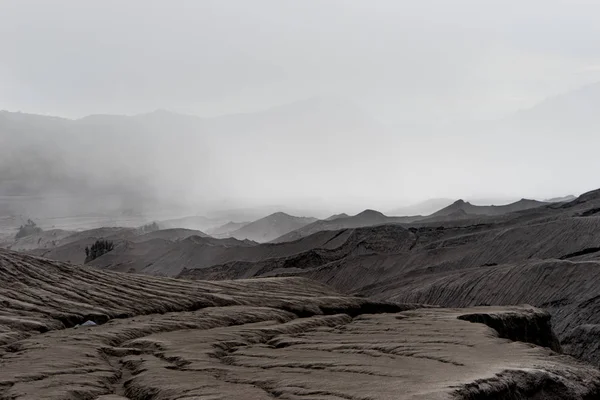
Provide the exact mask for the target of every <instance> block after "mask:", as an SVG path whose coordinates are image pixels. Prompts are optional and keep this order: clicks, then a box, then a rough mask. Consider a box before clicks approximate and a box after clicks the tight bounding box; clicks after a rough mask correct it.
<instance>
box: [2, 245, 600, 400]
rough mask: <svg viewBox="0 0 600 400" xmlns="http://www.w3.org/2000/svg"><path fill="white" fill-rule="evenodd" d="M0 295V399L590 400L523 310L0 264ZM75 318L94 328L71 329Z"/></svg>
mask: <svg viewBox="0 0 600 400" xmlns="http://www.w3.org/2000/svg"><path fill="white" fill-rule="evenodd" d="M0 285H1V286H0V289H1V290H0V304H2V305H3V308H2V309H1V311H0V332H2V334H1V335H0V338H1V340H2V343H3V344H4V346H3V347H0V399H2V400H5V399H11V400H14V399H57V400H58V399H60V400H70V399H73V400H75V399H103V400H117V399H121V400H123V399H132V400H133V399H135V400H147V399H153V400H166V399H173V400H175V399H272V398H282V399H323V400H324V399H328V400H333V399H350V400H353V399H362V400H366V399H449V398H462V399H474V398H487V397H485V396H492V397H491V398H511V399H524V398H533V397H534V396H537V397H536V398H548V396H549V395H551V396H552V398H555V399H583V398H591V397H590V396H597V395H598V394H599V393H600V371H598V370H597V369H596V368H594V367H592V366H589V365H586V364H583V363H581V362H579V361H576V360H575V359H573V358H571V357H568V356H563V355H559V354H558V353H556V352H555V351H553V350H552V349H554V350H556V351H560V348H559V346H558V344H557V342H556V338H555V337H554V336H553V335H552V333H551V331H550V326H549V316H548V314H547V313H545V312H543V311H540V310H538V309H535V308H532V307H525V306H523V307H511V308H490V307H480V308H473V309H463V310H459V309H440V308H418V307H419V306H418V305H402V304H391V303H383V302H375V301H371V300H368V299H363V298H352V297H346V296H342V295H339V294H337V293H336V292H334V291H332V290H331V289H329V288H327V287H326V286H323V285H322V284H319V283H316V282H311V281H308V280H305V279H302V278H276V279H275V278H274V279H255V280H240V281H220V282H204V281H183V280H176V279H168V278H158V277H152V276H141V275H130V274H120V273H115V272H107V271H101V270H98V269H95V268H92V267H75V266H70V265H67V264H64V263H60V262H52V261H48V260H45V259H40V258H35V257H31V256H26V255H22V254H19V253H14V252H10V251H5V250H0ZM87 319H92V320H95V321H96V322H98V323H100V325H99V326H94V327H80V328H76V329H75V328H73V326H74V325H75V324H77V323H81V322H83V321H85V320H87ZM473 322H482V323H473ZM488 325H489V326H488ZM492 327H493V328H494V329H492ZM500 336H502V337H503V338H501V337H500ZM511 339H512V340H511ZM513 340H522V341H520V342H517V341H513ZM528 342H534V343H537V344H539V345H542V346H547V347H541V346H538V345H535V344H532V343H528ZM494 396H495V397H494ZM503 396H504V397H503ZM506 396H512V397H506Z"/></svg>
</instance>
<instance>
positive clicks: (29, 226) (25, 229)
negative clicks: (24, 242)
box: [15, 219, 42, 239]
mask: <svg viewBox="0 0 600 400" xmlns="http://www.w3.org/2000/svg"><path fill="white" fill-rule="evenodd" d="M41 231H42V228H40V227H39V226H37V225H36V223H35V222H33V221H32V220H31V219H28V220H27V223H26V224H25V225H21V227H20V228H19V231H18V232H17V234H16V235H15V239H20V238H23V237H26V236H31V235H34V234H36V233H40V232H41Z"/></svg>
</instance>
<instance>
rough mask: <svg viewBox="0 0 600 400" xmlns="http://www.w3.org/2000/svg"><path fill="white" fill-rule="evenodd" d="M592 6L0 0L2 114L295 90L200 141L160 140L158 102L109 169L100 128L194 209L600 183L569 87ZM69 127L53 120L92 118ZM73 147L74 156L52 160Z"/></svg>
mask: <svg viewBox="0 0 600 400" xmlns="http://www.w3.org/2000/svg"><path fill="white" fill-rule="evenodd" d="M598 16H600V1H597V0H452V1H450V0H407V1H405V0H373V1H367V0H214V1H212V0H189V1H185V0H168V1H167V0H162V1H158V0H128V1H126V0H102V1H83V0H71V1H66V0H53V1H48V0H38V1H33V0H0V50H1V51H0V109H6V110H9V111H19V110H20V111H23V112H28V113H38V114H47V115H58V116H64V117H69V118H80V117H83V116H86V115H89V114H127V115H132V114H139V113H146V112H149V111H152V110H155V109H167V110H172V111H176V112H179V113H185V114H193V115H196V116H200V117H214V116H219V115H226V114H236V113H246V112H256V111H259V110H265V109H271V108H273V107H277V106H280V105H284V104H288V103H294V102H298V101H300V103H294V104H295V105H294V106H291V107H288V108H285V107H284V108H283V111H282V110H279V109H277V108H276V109H275V112H273V113H272V114H268V116H267V117H265V119H261V118H263V117H258V119H250V120H239V119H236V118H232V119H221V120H218V122H217V123H215V124H213V125H211V124H212V122H208V125H201V126H202V128H201V129H202V130H203V132H204V133H207V132H208V134H207V135H205V136H202V138H201V140H217V141H218V140H221V139H222V138H230V139H224V140H221V141H220V142H218V143H216V142H215V143H212V144H210V145H209V143H208V142H204V143H203V144H202V145H198V147H197V148H194V147H192V146H189V143H182V142H181V141H179V142H178V141H176V142H173V143H170V142H169V143H167V142H168V138H169V137H170V136H169V133H170V132H171V131H173V127H172V126H171V125H169V123H170V122H169V121H171V120H170V119H169V117H168V116H167V117H166V118H167V120H166V121H162V122H161V120H160V118H158V117H156V116H155V117H153V118H154V119H151V120H150V121H149V125H145V126H146V128H144V129H147V130H149V131H150V130H151V131H152V132H153V133H152V134H153V135H155V136H150V135H151V133H147V132H137V133H136V134H140V133H141V134H146V133H147V135H146V136H142V137H144V138H152V139H151V140H147V139H144V140H143V142H144V143H142V144H143V146H142V144H140V146H138V144H135V146H134V149H137V147H139V149H138V153H139V154H142V155H146V158H147V160H146V161H147V163H146V164H144V163H142V162H141V161H140V159H139V157H136V160H135V162H133V161H131V162H130V161H129V160H128V157H130V154H129V153H127V151H128V150H127V149H126V148H125V147H124V146H123V145H122V144H121V145H120V146H119V149H121V150H122V153H123V154H121V156H122V157H121V159H120V160H121V162H122V163H123V165H121V164H118V163H116V162H115V160H116V158H115V155H114V154H112V153H111V152H112V151H113V150H114V149H116V147H115V146H113V145H112V144H111V143H112V142H111V143H109V144H107V149H108V150H106V151H107V152H108V153H107V154H104V153H100V152H99V151H98V152H97V153H98V154H94V156H96V157H95V159H96V162H97V164H93V165H99V166H101V165H102V163H103V162H106V160H109V161H110V163H111V165H109V167H111V168H113V169H118V170H119V171H124V172H129V173H130V174H131V176H137V175H140V176H141V175H144V176H147V177H148V182H149V183H150V182H151V183H152V184H154V185H155V186H156V191H157V192H159V193H161V194H163V195H165V196H171V197H175V195H172V193H179V195H178V196H183V197H185V196H187V197H189V199H190V202H191V203H193V204H197V203H198V199H199V198H202V199H204V200H206V201H208V200H211V199H212V200H213V201H217V202H220V201H221V199H224V198H245V199H250V200H251V202H252V203H253V204H264V203H269V204H271V203H273V202H292V200H294V201H296V202H297V203H298V202H299V203H302V202H303V200H299V199H302V198H318V199H326V200H327V201H328V202H329V204H331V205H333V207H338V206H340V205H344V204H345V205H351V206H352V207H354V208H353V210H356V209H359V208H360V207H363V206H369V207H387V206H391V205H393V204H398V203H400V202H402V201H404V202H414V201H418V200H424V199H427V198H431V197H451V198H458V197H463V198H476V197H488V198H490V197H494V198H515V197H517V198H519V197H537V198H544V197H552V196H559V195H566V194H570V193H575V194H579V193H581V192H583V191H584V190H587V189H592V188H594V187H598V186H600V182H598V179H597V177H596V172H597V171H598V170H599V169H600V158H598V157H597V155H596V153H595V152H596V148H597V146H600V136H599V135H598V134H597V132H598V130H600V126H599V125H600V123H599V122H600V118H598V116H597V113H596V112H595V111H593V110H594V107H596V106H595V105H594V103H596V104H597V103H600V85H596V86H589V87H591V89H589V90H583V91H577V89H578V88H581V87H585V86H586V85H590V84H594V83H598V82H600V24H599V23H598ZM562 93H574V95H573V96H571V97H569V96H567V97H566V98H565V99H566V100H565V99H563V100H561V101H559V102H555V103H552V104H551V105H550V106H548V107H545V108H544V107H542V108H541V109H540V110H541V111H539V112H537V113H533V114H531V115H533V117H531V116H530V117H527V118H525V119H518V118H517V120H516V122H515V120H511V122H510V123H508V124H504V123H503V122H502V123H500V125H497V124H495V123H492V124H488V122H489V120H497V119H502V118H504V117H506V116H511V115H512V116H514V115H515V112H517V111H518V110H521V109H528V108H530V107H532V106H535V105H537V104H539V103H540V102H543V101H544V100H545V99H547V98H551V97H552V96H556V95H558V94H562ZM308 98H321V99H337V100H341V104H344V105H343V106H342V107H341V108H339V107H338V103H335V101H334V102H333V103H331V102H328V101H325V102H324V103H319V101H317V102H316V103H314V102H312V103H311V102H309V103H305V102H302V101H301V100H303V99H308ZM337 100H336V101H337ZM349 104H352V105H351V106H348V105H349ZM355 105H356V106H357V108H355ZM321 106H323V107H321ZM290 110H291V111H290ZM306 110H309V111H306ZM336 110H342V111H339V112H338V111H336ZM344 110H345V111H344ZM582 110H584V111H585V110H587V111H586V113H582V112H581V111H582ZM590 110H591V111H590ZM304 112H309V113H312V114H310V115H311V117H310V118H308V117H307V118H306V119H307V121H304V115H305V114H303V113H304ZM290 115H291V117H290ZM163 116H164V115H163ZM288 117H289V118H288ZM157 118H158V119H157ZM528 118H529V119H528ZM531 118H533V120H534V122H531V121H530V119H531ZM483 120H485V121H486V122H481V121H483ZM115 121H116V120H114V121H113V122H115ZM153 121H154V122H157V125H159V126H160V127H162V128H164V130H163V131H161V130H160V129H162V128H157V127H155V124H154V122H153ZM117 122H118V121H117ZM121 122H122V121H121ZM121 122H118V124H121ZM158 122H160V123H158ZM103 123H104V122H103ZM106 123H107V124H109V125H110V123H109V122H106ZM111 123H112V122H111ZM177 123H181V124H184V125H186V124H187V122H185V121H179V122H177ZM203 123H204V122H202V123H200V124H203ZM304 123H305V125H303V124H304ZM118 124H117V125H118ZM478 124H482V125H478ZM85 126H86V127H87V128H82V127H81V126H77V127H71V128H69V129H72V132H75V133H77V134H79V133H81V132H80V130H81V129H90V131H91V132H96V133H94V134H102V132H105V131H106V129H105V128H104V127H103V126H100V127H98V126H93V121H92V123H91V124H87V125H85ZM127 126H128V125H119V126H112V128H111V129H113V133H112V134H113V137H124V136H123V135H125V134H126V133H123V132H125V131H127V129H129V128H127ZM431 126H433V127H431ZM211 127H212V128H211ZM215 127H218V128H215ZM249 127H250V128H249ZM440 127H441V128H440ZM57 129H58V128H57ZM107 129H108V128H107ZM211 129H213V131H214V130H215V129H216V130H217V131H218V132H220V133H219V134H218V135H216V137H217V138H218V139H215V135H212V136H211V135H210V133H214V132H213V131H211ZM248 130H250V132H248ZM16 132H18V130H17V131H16ZM194 132H195V131H194ZM0 133H1V132H0ZM114 135H116V136H114ZM119 135H121V136H119ZM227 135H232V136H227ZM80 136H81V135H80ZM130 136H131V137H132V138H134V137H136V136H135V135H130ZM197 136H201V135H197ZM13 137H14V136H13ZM0 139H2V137H1V136H0ZM13 140H14V139H13ZM49 140H50V141H51V142H52V140H51V139H49ZM132 140H133V139H132ZM199 140H200V139H199ZM581 143H586V145H585V146H580V144H581ZM0 144H1V141H0ZM9 144H11V143H9ZM63 144H64V143H56V141H54V142H52V145H54V146H57V148H58V150H61V149H62V148H63V147H65V146H63ZM182 144H183V145H182ZM169 146H171V148H170V150H169V151H167V152H165V149H166V148H168V147H169ZM594 146H596V147H594ZM5 147H7V148H8V147H9V146H5ZM71 147H74V145H73V146H71ZM184 147H185V148H184ZM199 148H202V151H204V153H203V156H202V157H200V156H199V153H198V149H199ZM111 149H112V150H111ZM0 150H1V149H0ZM41 150H42V153H41V154H43V153H44V151H45V149H41ZM37 151H40V149H37ZM86 151H87V150H86ZM73 154H74V155H76V156H77V157H86V158H89V157H88V154H87V153H86V152H82V151H79V150H73V153H72V154H67V153H65V154H60V153H59V152H58V153H57V154H56V155H55V157H56V158H57V159H61V158H62V159H67V160H74V159H79V158H75V156H73ZM165 154H169V155H170V157H171V156H172V157H171V158H169V159H166V158H165V157H166V156H165ZM1 156H2V154H0V158H1ZM5 158H6V157H5ZM159 158H160V159H161V160H163V161H162V164H161V163H158V162H157V161H156V160H158V159H159ZM167 158H168V157H167ZM209 159H210V161H209ZM200 161H201V162H203V163H204V164H203V165H202V167H201V168H200V167H199V166H198V164H197V163H198V162H200ZM87 164H89V165H88V169H92V170H93V171H97V170H102V168H100V167H93V168H92V167H91V166H90V165H92V163H87ZM8 167H10V168H12V169H13V170H14V166H12V165H9V166H8ZM150 167H151V168H150ZM136 168H137V170H136ZM77 169H80V168H77ZM150 171H154V172H152V173H151V172H150ZM190 171H194V174H195V175H193V176H190ZM17 172H18V171H17ZM79 172H81V171H79ZM136 174H137V175H136ZM215 199H216V200H215ZM250 200H249V201H250ZM340 207H341V206H340ZM344 207H345V206H344ZM344 210H347V208H343V209H340V211H344Z"/></svg>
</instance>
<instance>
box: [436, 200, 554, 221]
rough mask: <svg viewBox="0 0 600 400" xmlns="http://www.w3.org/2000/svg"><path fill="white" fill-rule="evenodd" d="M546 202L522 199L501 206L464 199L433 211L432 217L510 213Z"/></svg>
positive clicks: (539, 205) (542, 204)
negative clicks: (470, 201)
mask: <svg viewBox="0 0 600 400" xmlns="http://www.w3.org/2000/svg"><path fill="white" fill-rule="evenodd" d="M546 204H548V203H545V202H541V201H537V200H528V199H521V200H519V201H517V202H514V203H510V204H505V205H501V206H494V205H491V206H477V205H473V204H471V203H469V202H466V201H464V200H457V201H455V202H454V203H452V204H450V205H449V206H447V207H444V208H442V209H441V210H439V211H437V212H435V213H433V214H432V215H431V217H446V216H449V215H452V214H454V213H457V212H459V213H460V212H464V213H465V214H467V215H488V216H496V215H503V214H509V213H513V212H517V211H523V210H529V209H531V208H536V207H541V206H544V205H546Z"/></svg>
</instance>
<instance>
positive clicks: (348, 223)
mask: <svg viewBox="0 0 600 400" xmlns="http://www.w3.org/2000/svg"><path fill="white" fill-rule="evenodd" d="M420 218H422V217H420V216H419V217H388V216H387V215H385V214H383V213H381V212H379V211H375V210H364V211H363V212H360V213H358V214H356V215H354V216H350V217H341V218H335V219H326V220H318V221H315V222H313V223H312V224H309V225H306V226H304V227H302V228H300V229H297V230H295V231H291V232H290V233H288V234H285V235H282V236H280V237H277V238H276V239H274V240H272V242H273V243H280V242H288V241H293V240H298V239H301V238H303V237H305V236H309V235H312V234H314V233H317V232H319V231H335V230H340V229H350V228H362V227H368V226H375V225H383V224H400V223H410V222H413V221H416V220H418V219H420Z"/></svg>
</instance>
